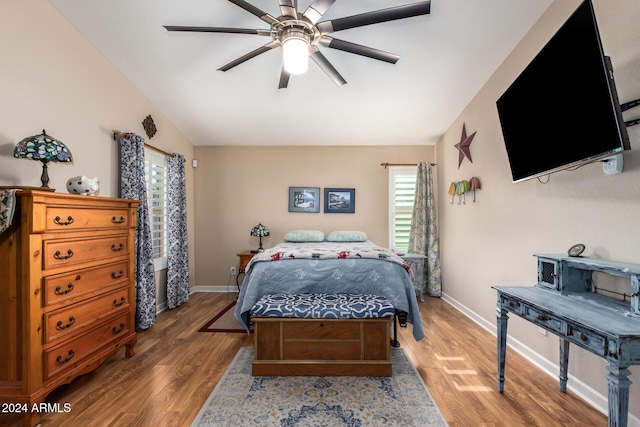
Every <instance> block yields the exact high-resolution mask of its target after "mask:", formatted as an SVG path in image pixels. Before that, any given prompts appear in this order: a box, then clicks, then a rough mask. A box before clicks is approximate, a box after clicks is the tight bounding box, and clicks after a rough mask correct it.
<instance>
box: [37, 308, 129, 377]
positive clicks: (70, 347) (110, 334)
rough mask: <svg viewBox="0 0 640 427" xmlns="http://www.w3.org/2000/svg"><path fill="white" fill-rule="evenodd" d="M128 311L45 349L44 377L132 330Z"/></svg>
mask: <svg viewBox="0 0 640 427" xmlns="http://www.w3.org/2000/svg"><path fill="white" fill-rule="evenodd" d="M130 329H131V328H130V325H129V316H128V313H127V312H124V313H123V314H122V315H120V316H117V317H114V318H112V319H111V320H109V321H106V322H104V323H101V324H100V325H98V326H96V327H95V328H94V329H92V330H91V331H89V332H87V333H84V334H82V335H78V336H77V337H74V338H73V339H70V340H68V341H65V342H64V343H62V344H60V345H57V346H55V347H52V348H49V349H46V350H45V351H44V378H45V380H46V379H49V378H51V377H53V376H55V375H57V374H61V373H63V372H64V371H65V370H68V369H71V368H73V367H75V366H77V365H79V364H80V363H81V362H82V361H83V360H84V359H86V358H87V357H88V356H90V355H91V354H92V353H93V352H95V351H96V350H99V349H101V348H104V347H107V346H109V345H111V343H112V342H113V341H115V340H117V339H118V338H120V337H124V336H125V335H127V334H128V333H129V332H130Z"/></svg>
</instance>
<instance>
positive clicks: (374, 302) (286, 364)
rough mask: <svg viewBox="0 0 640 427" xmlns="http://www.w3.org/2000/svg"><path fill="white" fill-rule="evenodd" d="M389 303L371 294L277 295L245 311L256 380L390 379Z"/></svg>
mask: <svg viewBox="0 0 640 427" xmlns="http://www.w3.org/2000/svg"><path fill="white" fill-rule="evenodd" d="M393 315H394V308H393V306H392V305H391V303H390V302H389V301H388V300H387V299H386V298H383V297H380V296H377V295H353V294H291V295H290V294H277V295H267V296H264V297H263V298H261V299H260V300H259V301H258V302H256V304H255V305H254V306H253V307H252V309H251V320H252V321H253V330H254V359H253V366H252V373H253V375H256V376H272V375H275V376H280V375H318V376H334V375H351V376H381V377H385V376H391V359H390V354H389V343H390V338H389V330H390V326H391V321H392V319H393Z"/></svg>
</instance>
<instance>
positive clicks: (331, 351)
mask: <svg viewBox="0 0 640 427" xmlns="http://www.w3.org/2000/svg"><path fill="white" fill-rule="evenodd" d="M387 345H388V344H387ZM282 358H283V359H284V360H361V359H362V349H361V343H360V341H347V342H344V341H287V342H286V344H284V346H283V350H282Z"/></svg>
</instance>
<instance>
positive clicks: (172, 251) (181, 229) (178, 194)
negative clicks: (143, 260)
mask: <svg viewBox="0 0 640 427" xmlns="http://www.w3.org/2000/svg"><path fill="white" fill-rule="evenodd" d="M167 175H168V177H167V178H168V188H167V199H168V202H167V222H168V225H167V227H168V237H169V252H168V258H167V306H168V307H169V308H170V309H171V308H176V307H178V306H179V305H180V304H182V303H183V302H185V301H189V247H188V245H187V198H186V191H185V183H184V156H183V155H182V154H177V153H174V154H173V156H172V157H169V164H168V167H167Z"/></svg>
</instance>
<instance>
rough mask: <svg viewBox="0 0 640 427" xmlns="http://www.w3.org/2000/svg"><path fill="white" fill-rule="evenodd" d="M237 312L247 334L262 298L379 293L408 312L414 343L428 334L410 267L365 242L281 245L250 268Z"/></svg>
mask: <svg viewBox="0 0 640 427" xmlns="http://www.w3.org/2000/svg"><path fill="white" fill-rule="evenodd" d="M245 273H246V276H245V278H244V281H243V282H242V287H241V289H240V295H239V296H238V302H237V304H236V309H235V312H234V315H235V318H236V320H237V321H238V322H239V323H240V324H241V325H242V326H243V327H244V328H245V329H246V330H247V333H249V317H250V316H249V312H250V310H251V307H253V305H254V304H255V303H256V302H257V301H258V300H259V299H260V298H261V297H262V296H264V295H269V294H302V293H328V294H331V293H351V294H375V295H380V296H383V297H385V298H387V299H388V300H389V301H390V302H391V303H392V305H393V306H394V308H395V309H396V310H401V311H404V312H406V313H407V322H408V323H411V324H412V325H413V337H414V338H415V339H416V341H419V340H421V339H422V338H424V329H423V327H422V321H421V319H420V312H419V310H418V304H417V301H416V295H415V290H414V288H413V284H412V277H411V274H412V273H411V269H410V268H409V266H408V264H407V263H406V262H405V261H404V260H403V259H402V258H400V257H399V256H398V255H396V254H395V253H394V252H393V251H391V250H390V249H386V248H383V247H381V246H378V245H376V244H375V243H373V242H371V241H369V240H366V241H362V242H327V241H322V242H303V243H294V242H287V241H285V242H283V243H279V244H278V245H276V246H274V247H273V248H270V249H266V250H265V251H264V252H261V253H259V254H256V256H254V257H253V258H252V260H251V262H250V263H249V264H248V266H247V269H246V272H245Z"/></svg>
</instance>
